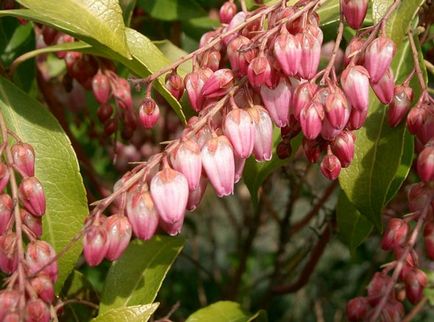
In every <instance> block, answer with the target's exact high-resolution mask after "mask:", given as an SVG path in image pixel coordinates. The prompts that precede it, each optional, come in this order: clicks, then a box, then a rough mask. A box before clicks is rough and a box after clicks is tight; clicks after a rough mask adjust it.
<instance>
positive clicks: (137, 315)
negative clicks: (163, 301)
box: [92, 303, 159, 322]
mask: <svg viewBox="0 0 434 322" xmlns="http://www.w3.org/2000/svg"><path fill="white" fill-rule="evenodd" d="M158 305H159V303H153V304H148V305H136V306H129V307H121V308H118V309H113V310H109V311H107V312H105V313H104V314H101V315H98V316H97V317H96V318H95V319H93V320H92V322H146V321H148V320H149V319H150V318H151V316H152V314H154V312H155V311H156V310H157V308H158Z"/></svg>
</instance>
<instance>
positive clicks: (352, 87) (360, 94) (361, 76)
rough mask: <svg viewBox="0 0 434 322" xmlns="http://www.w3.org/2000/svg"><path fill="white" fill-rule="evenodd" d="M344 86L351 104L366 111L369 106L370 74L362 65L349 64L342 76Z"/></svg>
mask: <svg viewBox="0 0 434 322" xmlns="http://www.w3.org/2000/svg"><path fill="white" fill-rule="evenodd" d="M341 84H342V88H343V90H344V92H345V95H346V96H347V98H348V101H349V102H350V104H351V106H352V107H353V108H355V109H357V110H359V111H366V110H367V109H368V106H369V74H368V72H367V70H366V69H365V68H363V67H362V66H349V67H347V68H346V69H345V70H344V71H343V72H342V76H341Z"/></svg>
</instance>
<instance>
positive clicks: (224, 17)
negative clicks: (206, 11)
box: [219, 1, 237, 23]
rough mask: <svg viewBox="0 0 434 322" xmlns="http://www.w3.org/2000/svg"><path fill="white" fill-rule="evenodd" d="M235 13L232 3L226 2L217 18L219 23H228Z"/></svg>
mask: <svg viewBox="0 0 434 322" xmlns="http://www.w3.org/2000/svg"><path fill="white" fill-rule="evenodd" d="M236 12H237V6H236V4H235V3H233V1H226V2H225V3H223V5H222V6H221V7H220V12H219V18H220V22H221V23H230V22H231V20H232V18H233V17H234V15H235V14H236Z"/></svg>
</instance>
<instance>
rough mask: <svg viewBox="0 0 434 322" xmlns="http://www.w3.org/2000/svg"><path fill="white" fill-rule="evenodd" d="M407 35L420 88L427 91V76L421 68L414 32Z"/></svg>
mask: <svg viewBox="0 0 434 322" xmlns="http://www.w3.org/2000/svg"><path fill="white" fill-rule="evenodd" d="M407 35H408V40H409V42H410V48H411V52H412V54H413V62H414V69H415V70H416V75H417V79H418V80H419V85H420V88H421V89H422V92H426V82H425V78H424V77H423V73H422V69H421V68H420V63H419V52H418V50H417V48H416V44H415V42H414V38H413V34H412V33H411V32H410V31H408V33H407ZM421 96H423V94H422V95H421Z"/></svg>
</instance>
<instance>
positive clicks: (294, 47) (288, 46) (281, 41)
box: [274, 27, 301, 76]
mask: <svg viewBox="0 0 434 322" xmlns="http://www.w3.org/2000/svg"><path fill="white" fill-rule="evenodd" d="M274 56H275V57H276V59H277V61H278V62H279V65H280V67H281V68H282V71H283V72H284V73H285V75H286V76H295V75H296V74H297V71H298V66H299V65H300V62H301V44H300V38H299V37H296V36H295V35H292V34H290V33H289V32H288V31H287V30H286V28H285V27H284V28H282V31H281V33H280V34H279V36H277V38H276V40H275V41H274Z"/></svg>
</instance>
